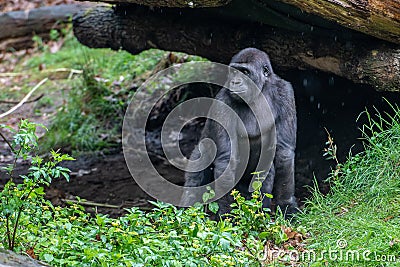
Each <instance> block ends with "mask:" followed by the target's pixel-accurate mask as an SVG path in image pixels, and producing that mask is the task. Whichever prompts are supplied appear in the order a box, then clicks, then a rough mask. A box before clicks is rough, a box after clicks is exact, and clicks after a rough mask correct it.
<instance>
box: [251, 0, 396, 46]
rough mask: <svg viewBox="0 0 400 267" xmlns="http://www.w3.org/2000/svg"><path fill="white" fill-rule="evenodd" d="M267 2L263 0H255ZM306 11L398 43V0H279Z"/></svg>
mask: <svg viewBox="0 0 400 267" xmlns="http://www.w3.org/2000/svg"><path fill="white" fill-rule="evenodd" d="M258 1H259V2H267V0H258ZM279 1H282V2H285V3H287V4H290V5H293V6H296V7H298V8H300V9H301V10H304V11H306V12H309V13H312V14H315V15H318V16H321V17H323V18H325V19H328V20H331V21H335V22H336V23H338V24H340V25H342V26H344V27H348V28H351V29H353V30H356V31H360V32H363V33H366V34H368V35H372V36H375V37H378V38H381V39H384V40H387V41H390V42H394V43H397V44H400V1H399V0H308V1H304V0H279Z"/></svg>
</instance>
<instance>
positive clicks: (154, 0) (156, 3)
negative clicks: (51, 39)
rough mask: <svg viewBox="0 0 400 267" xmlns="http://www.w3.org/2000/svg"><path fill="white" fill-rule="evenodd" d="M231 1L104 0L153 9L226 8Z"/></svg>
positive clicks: (105, 0)
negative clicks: (151, 7)
mask: <svg viewBox="0 0 400 267" xmlns="http://www.w3.org/2000/svg"><path fill="white" fill-rule="evenodd" d="M78 1H88V0H78ZM89 1H92V2H99V1H97V0H89ZM230 1H231V0H192V1H191V0H162V1H160V0H104V1H102V2H105V3H111V4H115V3H121V2H124V3H130V4H140V5H145V6H153V7H190V8H195V7H217V6H224V5H226V4H228V3H229V2H230Z"/></svg>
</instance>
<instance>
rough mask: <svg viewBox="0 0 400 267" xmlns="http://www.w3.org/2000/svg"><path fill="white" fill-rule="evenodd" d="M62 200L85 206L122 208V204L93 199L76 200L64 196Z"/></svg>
mask: <svg viewBox="0 0 400 267" xmlns="http://www.w3.org/2000/svg"><path fill="white" fill-rule="evenodd" d="M61 201H63V202H67V203H68V202H71V203H75V204H80V205H83V206H96V207H102V208H111V209H120V208H121V207H122V205H118V206H117V205H111V204H104V203H97V202H92V201H83V200H74V199H65V198H62V199H61Z"/></svg>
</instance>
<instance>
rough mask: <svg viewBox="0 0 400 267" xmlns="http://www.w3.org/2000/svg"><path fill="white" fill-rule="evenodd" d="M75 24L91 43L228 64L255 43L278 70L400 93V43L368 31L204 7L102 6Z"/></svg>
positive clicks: (77, 33) (82, 14)
mask: <svg viewBox="0 0 400 267" xmlns="http://www.w3.org/2000/svg"><path fill="white" fill-rule="evenodd" d="M73 25H74V33H75V36H76V37H77V38H78V40H79V41H80V42H81V43H82V44H84V45H87V46H89V47H94V48H106V47H107V48H112V49H115V50H118V49H121V48H122V49H124V50H127V51H129V52H131V53H133V54H136V53H139V52H141V51H143V50H147V49H150V48H158V49H163V50H168V51H181V52H186V53H189V54H196V55H200V56H203V57H206V58H208V59H210V60H213V61H218V62H225V63H226V62H228V61H229V59H230V58H231V57H232V55H233V54H234V53H236V52H238V51H239V50H241V49H243V48H245V47H249V46H253V47H258V48H260V49H262V50H264V51H266V52H267V53H268V54H269V55H270V57H271V61H272V63H273V65H274V66H276V68H277V69H278V70H288V69H307V68H312V69H318V70H321V71H324V72H329V73H333V74H336V75H338V76H341V77H345V78H347V79H349V80H351V81H353V82H355V83H364V84H369V85H372V86H373V87H375V88H376V89H377V90H386V91H400V49H399V47H398V46H396V45H394V44H390V43H387V42H384V41H381V40H378V39H375V38H373V37H370V36H366V35H363V34H356V33H352V32H347V33H345V34H341V32H343V30H338V31H335V30H329V31H328V32H326V33H325V35H323V36H317V35H315V34H310V33H304V32H295V31H288V30H285V29H279V28H276V27H271V26H267V25H260V24H259V23H252V22H243V21H241V20H240V21H232V20H225V19H223V18H220V17H218V16H212V15H209V16H206V15H205V13H204V12H203V11H202V10H198V9H168V10H165V9H164V10H162V9H150V8H147V7H140V6H137V5H134V6H131V7H130V8H127V7H117V8H111V7H110V6H103V5H97V6H95V7H93V8H90V9H88V10H86V11H85V12H80V13H78V14H77V15H76V16H75V17H74V20H73ZM317 30H318V29H315V30H314V32H315V31H317ZM319 30H320V29H319Z"/></svg>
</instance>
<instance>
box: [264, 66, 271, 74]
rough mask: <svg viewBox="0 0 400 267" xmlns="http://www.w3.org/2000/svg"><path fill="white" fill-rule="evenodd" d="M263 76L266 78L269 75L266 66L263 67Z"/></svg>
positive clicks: (269, 72)
mask: <svg viewBox="0 0 400 267" xmlns="http://www.w3.org/2000/svg"><path fill="white" fill-rule="evenodd" d="M263 72H264V76H266V77H268V76H269V75H271V71H270V70H269V69H268V66H264V67H263Z"/></svg>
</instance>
